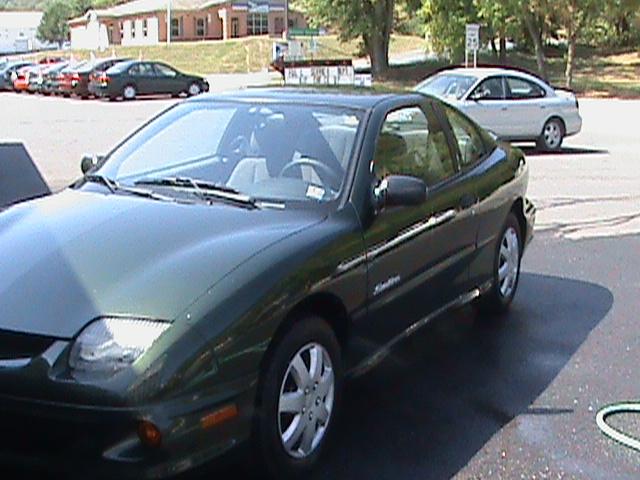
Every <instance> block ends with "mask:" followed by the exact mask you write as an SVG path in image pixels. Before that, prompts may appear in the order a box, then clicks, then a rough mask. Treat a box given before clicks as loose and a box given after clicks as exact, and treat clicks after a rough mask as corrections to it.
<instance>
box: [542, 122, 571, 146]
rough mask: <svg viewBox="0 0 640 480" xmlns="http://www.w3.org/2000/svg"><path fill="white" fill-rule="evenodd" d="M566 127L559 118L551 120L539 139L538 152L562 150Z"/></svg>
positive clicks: (543, 128) (546, 124)
mask: <svg viewBox="0 0 640 480" xmlns="http://www.w3.org/2000/svg"><path fill="white" fill-rule="evenodd" d="M564 133H565V132H564V125H563V124H562V121H560V119H558V118H550V119H549V120H547V123H545V124H544V127H542V133H541V134H540V137H539V138H538V142H537V147H538V150H542V151H545V152H555V151H558V150H560V149H561V148H562V142H563V140H564Z"/></svg>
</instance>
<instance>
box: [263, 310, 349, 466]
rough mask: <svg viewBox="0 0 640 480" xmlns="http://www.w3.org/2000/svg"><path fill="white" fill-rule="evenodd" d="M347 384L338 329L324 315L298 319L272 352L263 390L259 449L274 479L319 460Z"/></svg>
mask: <svg viewBox="0 0 640 480" xmlns="http://www.w3.org/2000/svg"><path fill="white" fill-rule="evenodd" d="M341 382H342V368H341V356H340V347H339V345H338V341H337V339H336V337H335V334H334V333H333V330H332V329H331V328H330V327H329V325H328V324H327V323H326V322H325V321H324V320H323V319H321V318H319V317H307V318H304V319H301V320H299V321H297V322H296V323H295V324H294V325H293V327H292V328H291V329H290V330H289V331H288V332H287V333H286V334H285V335H284V336H283V337H282V338H281V339H280V340H279V341H278V343H277V345H276V347H275V349H274V350H273V352H272V353H271V355H270V358H269V363H268V365H267V367H266V371H265V372H264V377H263V379H262V382H261V386H260V390H259V404H258V407H257V415H256V423H255V430H254V448H255V450H256V453H257V455H256V458H258V459H259V460H258V463H259V466H261V467H264V468H266V470H267V471H268V472H269V474H270V475H271V476H272V477H273V478H293V477H299V476H300V475H303V474H305V473H307V472H308V471H310V470H312V469H313V468H314V467H315V466H316V465H317V464H318V462H319V459H320V458H321V456H322V454H323V452H324V451H326V449H327V446H328V444H329V443H330V440H331V436H332V432H333V431H334V429H335V423H336V422H335V419H336V415H337V410H338V406H339V404H340V393H341Z"/></svg>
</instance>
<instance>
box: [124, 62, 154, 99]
mask: <svg viewBox="0 0 640 480" xmlns="http://www.w3.org/2000/svg"><path fill="white" fill-rule="evenodd" d="M128 73H129V75H130V76H131V79H132V80H133V81H134V82H135V84H136V88H137V90H138V94H140V95H149V94H153V93H156V87H155V83H156V73H155V70H154V69H153V65H152V64H151V63H148V62H140V63H137V64H135V65H133V66H131V67H130V68H129V72H128Z"/></svg>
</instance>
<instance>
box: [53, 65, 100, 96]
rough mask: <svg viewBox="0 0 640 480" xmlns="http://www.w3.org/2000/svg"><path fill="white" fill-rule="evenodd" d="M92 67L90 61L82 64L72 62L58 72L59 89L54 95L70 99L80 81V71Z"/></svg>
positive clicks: (57, 83)
mask: <svg viewBox="0 0 640 480" xmlns="http://www.w3.org/2000/svg"><path fill="white" fill-rule="evenodd" d="M90 65H92V63H91V62H90V61H83V62H80V63H71V62H70V63H69V64H68V65H67V66H66V67H65V68H63V69H62V70H60V72H58V78H57V79H56V87H57V88H56V90H55V92H54V93H55V94H56V95H62V96H64V97H70V96H71V95H72V93H73V90H74V86H75V85H76V84H77V81H78V70H80V69H82V68H87V67H88V66H90Z"/></svg>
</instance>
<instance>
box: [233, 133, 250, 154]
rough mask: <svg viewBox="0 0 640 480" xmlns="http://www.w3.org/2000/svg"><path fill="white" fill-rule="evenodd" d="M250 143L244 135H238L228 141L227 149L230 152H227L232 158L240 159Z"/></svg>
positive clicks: (246, 152) (246, 151)
mask: <svg viewBox="0 0 640 480" xmlns="http://www.w3.org/2000/svg"><path fill="white" fill-rule="evenodd" d="M250 146H251V144H250V143H249V140H248V139H247V137H245V136H244V135H238V136H237V137H236V138H234V139H233V140H232V141H231V142H230V143H229V147H228V148H229V150H230V151H231V153H230V154H229V156H230V157H232V159H233V160H240V159H241V158H244V157H246V156H247V155H248V152H249V148H250Z"/></svg>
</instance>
